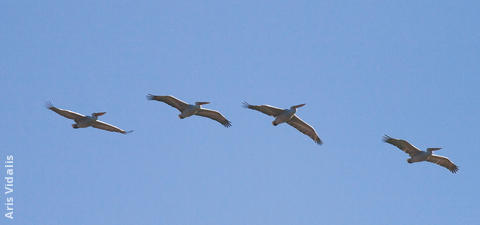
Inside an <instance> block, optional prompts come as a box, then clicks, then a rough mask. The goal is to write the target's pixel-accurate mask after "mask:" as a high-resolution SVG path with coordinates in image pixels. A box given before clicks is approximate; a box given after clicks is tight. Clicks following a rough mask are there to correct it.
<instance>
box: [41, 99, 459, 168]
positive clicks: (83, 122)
mask: <svg viewBox="0 0 480 225" xmlns="http://www.w3.org/2000/svg"><path fill="white" fill-rule="evenodd" d="M147 99H148V100H156V101H160V102H163V103H166V104H168V105H170V106H172V107H174V108H176V109H177V110H178V111H180V114H179V115H178V117H179V118H180V119H185V118H187V117H190V116H193V115H197V116H203V117H207V118H210V119H212V120H215V121H217V122H219V123H220V124H222V125H223V126H225V127H230V126H232V123H231V122H230V121H229V120H227V119H226V118H225V116H223V115H222V114H221V113H220V112H218V111H215V110H211V109H205V108H202V105H206V104H209V103H210V102H195V104H188V103H186V102H184V101H182V100H180V99H177V98H175V97H174V96H170V95H169V96H161V95H152V94H149V95H147ZM303 106H305V104H299V105H294V106H291V107H290V108H289V109H281V108H277V107H274V106H271V105H250V104H248V103H247V102H243V107H245V108H248V109H252V110H256V111H259V112H262V113H264V114H266V115H268V116H272V117H275V119H274V120H273V121H272V124H273V125H274V126H277V125H279V124H281V123H287V124H288V125H290V126H292V127H294V128H296V129H297V130H298V131H300V132H302V133H303V134H305V135H307V136H309V137H310V138H311V139H312V140H313V141H314V142H315V143H317V144H319V145H321V144H322V143H323V142H322V140H321V139H320V138H319V137H318V135H317V132H316V131H315V129H314V128H313V127H312V126H310V125H309V124H308V123H306V122H304V121H303V120H302V119H300V117H298V116H297V115H296V112H297V109H298V108H300V107H303ZM46 107H47V108H48V109H49V110H52V111H54V112H55V113H57V114H59V115H61V116H63V117H65V118H68V119H71V120H73V121H75V123H74V124H72V127H73V128H75V129H77V128H85V127H94V128H98V129H102V130H106V131H110V132H118V133H122V134H127V133H130V132H132V131H133V130H130V131H125V130H122V129H120V128H118V127H116V126H113V125H111V124H108V123H105V122H103V121H100V120H98V117H99V116H102V115H104V114H105V113H106V112H96V113H92V114H91V116H85V115H82V114H80V113H77V112H73V111H70V110H66V109H60V108H57V107H55V106H53V105H52V104H51V103H50V102H48V103H47V105H46ZM383 141H384V142H386V143H389V144H392V145H394V146H396V147H397V148H399V149H400V150H402V151H404V152H405V153H407V154H408V155H410V158H409V159H407V162H408V163H416V162H423V161H427V162H432V163H435V164H437V165H440V166H442V167H445V168H447V169H448V170H450V172H452V173H457V171H458V166H457V165H455V164H454V163H453V162H452V161H450V159H448V158H447V157H444V156H440V155H434V154H433V153H432V152H433V151H437V150H440V149H441V148H427V149H426V151H422V150H420V149H418V148H417V147H415V146H413V145H412V144H410V143H408V142H407V141H405V140H401V139H395V138H392V137H389V136H387V135H385V136H384V137H383Z"/></svg>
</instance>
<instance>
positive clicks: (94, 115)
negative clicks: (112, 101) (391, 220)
mask: <svg viewBox="0 0 480 225" xmlns="http://www.w3.org/2000/svg"><path fill="white" fill-rule="evenodd" d="M105 113H106V112H98V113H92V117H93V118H95V119H97V118H98V117H99V116H102V115H104V114H105Z"/></svg>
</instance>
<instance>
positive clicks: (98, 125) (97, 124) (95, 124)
mask: <svg viewBox="0 0 480 225" xmlns="http://www.w3.org/2000/svg"><path fill="white" fill-rule="evenodd" d="M92 127H95V128H98V129H102V130H106V131H111V132H118V133H122V134H127V133H131V132H133V130H130V131H124V130H122V129H120V128H118V127H116V126H113V125H110V124H108V123H105V122H103V121H100V120H96V121H95V122H93V124H92Z"/></svg>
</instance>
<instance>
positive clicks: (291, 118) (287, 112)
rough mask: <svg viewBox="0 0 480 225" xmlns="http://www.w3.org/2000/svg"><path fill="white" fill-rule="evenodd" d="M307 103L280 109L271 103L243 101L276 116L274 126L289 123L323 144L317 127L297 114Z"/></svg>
mask: <svg viewBox="0 0 480 225" xmlns="http://www.w3.org/2000/svg"><path fill="white" fill-rule="evenodd" d="M304 105H305V104H300V105H294V106H292V107H290V109H280V108H277V107H274V106H271V105H250V104H248V103H247V102H243V107H245V108H249V109H253V110H257V111H260V112H262V113H265V114H267V115H269V116H273V117H275V120H273V121H272V124H273V126H277V125H278V124H281V123H284V122H286V123H288V124H289V125H290V126H292V127H295V128H296V129H297V130H299V131H300V132H302V133H304V134H306V135H307V136H309V137H310V138H312V139H313V141H314V142H315V143H317V144H319V145H321V144H322V140H320V138H319V137H318V135H317V133H316V132H315V129H313V127H311V126H310V125H308V124H307V123H305V122H304V121H303V120H302V119H300V118H299V117H298V116H296V115H295V113H296V112H297V108H300V107H302V106H304Z"/></svg>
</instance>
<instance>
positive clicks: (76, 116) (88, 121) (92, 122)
mask: <svg viewBox="0 0 480 225" xmlns="http://www.w3.org/2000/svg"><path fill="white" fill-rule="evenodd" d="M47 108H48V109H50V110H52V111H54V112H56V113H57V114H59V115H61V116H63V117H65V118H68V119H71V120H73V121H75V123H74V124H72V127H73V128H74V129H78V128H85V127H94V128H98V129H102V130H106V131H111V132H118V133H121V134H127V133H130V132H132V130H131V131H125V130H122V129H120V128H118V127H116V126H113V125H110V124H108V123H105V122H103V121H100V120H98V117H99V116H102V115H104V114H105V113H106V112H98V113H92V115H91V116H84V115H82V114H80V113H77V112H73V111H70V110H66V109H59V108H57V107H55V106H53V105H52V104H51V103H47Z"/></svg>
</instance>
